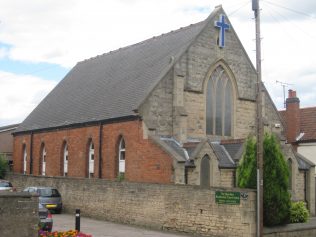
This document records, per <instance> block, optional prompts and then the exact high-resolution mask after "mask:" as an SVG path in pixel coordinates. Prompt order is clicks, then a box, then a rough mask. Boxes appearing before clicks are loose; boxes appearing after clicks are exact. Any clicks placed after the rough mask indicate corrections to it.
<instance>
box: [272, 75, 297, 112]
mask: <svg viewBox="0 0 316 237" xmlns="http://www.w3.org/2000/svg"><path fill="white" fill-rule="evenodd" d="M275 83H280V84H281V86H282V87H283V104H284V108H286V103H285V87H286V86H292V85H293V84H290V83H285V82H282V81H278V80H276V81H275Z"/></svg>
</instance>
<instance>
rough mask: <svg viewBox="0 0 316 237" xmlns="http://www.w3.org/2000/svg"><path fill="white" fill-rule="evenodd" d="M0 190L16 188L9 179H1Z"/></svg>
mask: <svg viewBox="0 0 316 237" xmlns="http://www.w3.org/2000/svg"><path fill="white" fill-rule="evenodd" d="M0 191H15V188H14V187H13V186H12V184H11V183H10V182H9V181H7V180H4V179H0Z"/></svg>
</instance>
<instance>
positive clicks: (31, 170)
mask: <svg viewBox="0 0 316 237" xmlns="http://www.w3.org/2000/svg"><path fill="white" fill-rule="evenodd" d="M30 146H31V147H30V174H32V173H33V132H31V142H30Z"/></svg>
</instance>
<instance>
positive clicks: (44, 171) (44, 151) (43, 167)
mask: <svg viewBox="0 0 316 237" xmlns="http://www.w3.org/2000/svg"><path fill="white" fill-rule="evenodd" d="M41 158H42V175H43V176H45V175H46V149H45V146H43V148H42V154H41Z"/></svg>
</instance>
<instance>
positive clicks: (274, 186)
mask: <svg viewBox="0 0 316 237" xmlns="http://www.w3.org/2000/svg"><path fill="white" fill-rule="evenodd" d="M263 147H264V149H263V157H264V166H263V167H264V168H263V185H264V191H263V209H264V212H263V221H264V224H265V225H266V226H274V225H280V224H286V223H289V221H290V209H291V196H290V193H289V191H288V186H289V167H288V165H287V163H286V161H285V159H284V156H283V154H282V151H281V148H280V145H279V143H278V142H277V140H276V138H275V136H274V135H269V134H265V136H264V141H263Z"/></svg>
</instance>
